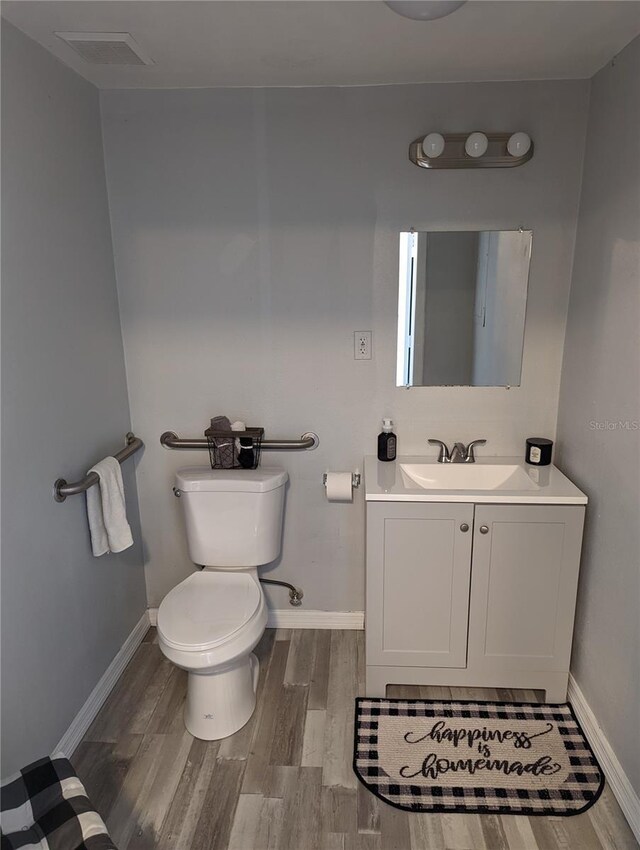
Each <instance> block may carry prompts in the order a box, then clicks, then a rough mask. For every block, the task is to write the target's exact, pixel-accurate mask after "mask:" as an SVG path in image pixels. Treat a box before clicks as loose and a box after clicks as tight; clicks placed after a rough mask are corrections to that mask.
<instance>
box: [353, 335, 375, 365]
mask: <svg viewBox="0 0 640 850" xmlns="http://www.w3.org/2000/svg"><path fill="white" fill-rule="evenodd" d="M353 357H354V360H371V331H355V332H354V334H353Z"/></svg>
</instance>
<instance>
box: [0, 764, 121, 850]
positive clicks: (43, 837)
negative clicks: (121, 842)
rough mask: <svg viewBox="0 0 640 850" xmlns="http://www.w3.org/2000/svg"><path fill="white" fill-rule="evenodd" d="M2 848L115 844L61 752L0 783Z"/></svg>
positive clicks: (60, 849) (105, 849) (91, 848)
mask: <svg viewBox="0 0 640 850" xmlns="http://www.w3.org/2000/svg"><path fill="white" fill-rule="evenodd" d="M0 828H1V830H0V835H1V836H2V850H36V848H37V850H116V847H115V844H114V843H113V842H112V841H111V839H110V838H109V835H108V833H107V828H106V826H105V825H104V822H103V820H102V818H101V817H100V815H99V814H98V813H97V812H96V811H95V809H94V808H93V806H92V805H91V802H90V801H89V798H88V797H87V794H86V791H85V790H84V786H83V785H82V783H81V782H80V780H79V779H78V777H77V776H76V774H75V771H74V769H73V767H72V765H71V763H70V762H69V761H67V759H66V758H64V757H63V756H54V757H53V758H43V759H40V760H39V761H36V762H33V764H30V765H29V766H28V767H25V768H23V770H21V771H20V773H19V774H16V775H15V776H12V777H11V778H9V779H7V780H6V781H5V782H3V783H2V786H1V787H0Z"/></svg>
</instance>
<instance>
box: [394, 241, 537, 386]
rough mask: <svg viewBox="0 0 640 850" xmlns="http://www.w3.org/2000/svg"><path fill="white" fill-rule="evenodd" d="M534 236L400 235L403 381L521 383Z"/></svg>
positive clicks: (399, 360)
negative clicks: (532, 240)
mask: <svg viewBox="0 0 640 850" xmlns="http://www.w3.org/2000/svg"><path fill="white" fill-rule="evenodd" d="M531 237H532V234H531V231H530V230H477V231H476V230H465V231H438V232H433V231H430V232H427V233H425V232H413V231H412V232H411V233H401V234H400V285H399V296H398V356H397V371H396V384H397V386H399V387H433V386H468V387H508V386H511V387H516V386H519V385H520V373H521V370H522V344H523V340H524V317H525V310H526V305H527V284H528V280H529V260H530V258H531Z"/></svg>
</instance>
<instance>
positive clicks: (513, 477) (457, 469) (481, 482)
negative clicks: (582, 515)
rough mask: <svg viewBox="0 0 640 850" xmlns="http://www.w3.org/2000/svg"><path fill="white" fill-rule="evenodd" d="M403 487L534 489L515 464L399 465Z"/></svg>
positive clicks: (527, 477) (520, 467) (519, 467)
mask: <svg viewBox="0 0 640 850" xmlns="http://www.w3.org/2000/svg"><path fill="white" fill-rule="evenodd" d="M400 470H401V472H402V476H403V478H404V479H405V486H407V487H411V486H412V484H413V486H415V485H416V484H417V485H418V487H421V488H422V489H423V490H500V491H503V490H537V489H538V485H537V484H536V483H535V482H534V481H532V480H531V478H530V477H529V476H528V475H527V473H526V471H525V470H524V469H523V468H522V466H519V465H518V464H507V463H500V464H490V463H401V464H400Z"/></svg>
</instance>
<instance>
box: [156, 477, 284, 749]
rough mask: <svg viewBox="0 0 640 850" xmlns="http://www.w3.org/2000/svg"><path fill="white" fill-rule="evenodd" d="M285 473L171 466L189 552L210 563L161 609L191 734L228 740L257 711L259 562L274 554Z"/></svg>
mask: <svg viewBox="0 0 640 850" xmlns="http://www.w3.org/2000/svg"><path fill="white" fill-rule="evenodd" d="M287 478H288V476H287V473H286V472H285V471H284V470H281V469H275V468H272V469H258V470H211V469H210V468H209V467H195V468H194V467H190V468H187V469H181V470H179V471H178V473H177V474H176V486H175V489H174V492H176V495H179V496H180V499H181V502H182V504H183V506H184V511H185V519H186V526H187V541H188V544H189V553H190V555H191V558H192V559H193V560H194V561H195V562H196V563H200V564H202V563H205V564H207V563H208V564H213V563H215V564H216V566H205V567H204V569H202V570H201V571H199V572H196V573H193V574H192V575H190V576H189V577H188V578H186V579H185V580H184V581H182V582H181V583H180V584H178V585H177V586H176V587H174V588H173V590H171V591H170V592H169V593H168V594H167V595H166V596H165V598H164V599H163V601H162V603H161V604H160V608H159V609H158V621H157V626H158V643H159V646H160V649H161V651H162V652H163V653H164V655H165V656H166V657H167V658H168V659H169V660H170V661H171V662H173V663H174V664H175V665H176V666H178V667H181V668H182V669H184V670H186V671H187V672H188V674H189V675H188V680H187V700H186V705H185V713H184V721H185V726H186V728H187V730H188V731H189V732H190V733H191V734H192V735H194V736H195V737H196V738H202V739H204V740H207V741H211V740H217V739H220V738H226V737H228V736H229V735H232V734H233V733H234V732H236V731H238V729H240V728H242V726H244V725H245V723H247V721H248V720H249V719H250V718H251V715H252V714H253V711H254V709H255V704H256V687H257V682H258V672H259V664H258V659H257V658H256V656H255V655H254V654H253V652H252V650H253V649H254V647H255V646H256V644H257V643H258V641H259V640H260V638H261V637H262V634H263V632H264V630H265V627H266V624H267V609H266V603H265V599H264V594H263V592H262V587H261V586H260V582H259V579H258V573H257V566H259V565H262V564H266V563H269V562H270V561H273V560H274V559H275V558H277V557H278V555H279V553H280V548H281V536H282V519H283V509H284V487H285V484H286V481H287Z"/></svg>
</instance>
